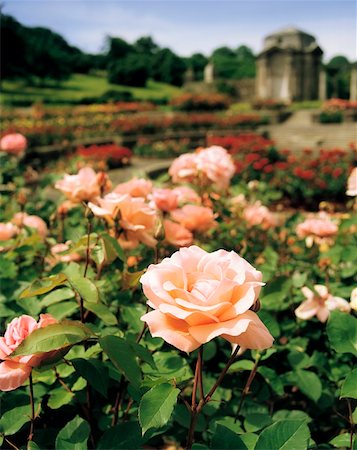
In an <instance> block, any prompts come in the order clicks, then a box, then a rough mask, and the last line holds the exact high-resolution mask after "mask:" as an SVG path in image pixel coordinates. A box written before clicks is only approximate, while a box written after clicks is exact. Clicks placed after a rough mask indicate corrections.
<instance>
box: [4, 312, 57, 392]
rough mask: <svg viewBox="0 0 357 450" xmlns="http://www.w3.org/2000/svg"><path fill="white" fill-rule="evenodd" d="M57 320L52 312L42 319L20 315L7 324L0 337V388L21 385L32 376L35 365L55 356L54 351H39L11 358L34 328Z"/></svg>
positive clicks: (8, 388) (10, 388) (6, 389)
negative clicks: (3, 333) (37, 319)
mask: <svg viewBox="0 0 357 450" xmlns="http://www.w3.org/2000/svg"><path fill="white" fill-rule="evenodd" d="M53 323H57V320H56V319H55V318H54V317H52V316H51V315H50V314H41V315H40V320H39V321H38V322H36V320H35V319H34V318H32V317H30V316H26V315H24V316H20V317H18V318H16V319H13V320H12V321H11V322H10V323H9V324H8V326H7V328H6V332H5V335H4V336H3V337H0V360H2V362H1V363H0V390H1V391H12V390H13V389H16V388H18V387H19V386H21V385H22V384H23V383H24V382H25V381H26V379H27V378H28V377H29V376H30V373H31V370H32V368H33V367H37V366H39V365H40V364H41V363H42V362H43V361H44V360H46V359H47V358H50V357H52V356H53V354H54V352H48V353H37V354H34V355H26V356H17V357H14V358H11V357H10V356H11V353H12V352H13V351H15V350H16V348H17V347H18V346H19V345H20V344H21V342H22V341H23V340H24V339H25V338H26V337H27V336H28V335H29V334H31V333H32V332H33V331H34V330H37V329H38V328H44V327H47V326H48V325H51V324H53Z"/></svg>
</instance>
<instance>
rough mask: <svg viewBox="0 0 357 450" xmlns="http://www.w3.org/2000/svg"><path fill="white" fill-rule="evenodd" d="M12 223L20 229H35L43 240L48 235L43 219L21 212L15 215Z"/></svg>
mask: <svg viewBox="0 0 357 450" xmlns="http://www.w3.org/2000/svg"><path fill="white" fill-rule="evenodd" d="M12 222H13V223H14V224H15V225H17V226H18V227H20V228H21V227H23V226H26V227H29V228H34V229H35V230H37V232H38V234H39V235H40V236H41V237H43V238H45V237H46V236H47V234H48V228H47V225H46V222H45V221H44V220H43V219H41V217H38V216H33V215H28V214H26V213H21V212H20V213H16V214H15V215H14V217H13V219H12Z"/></svg>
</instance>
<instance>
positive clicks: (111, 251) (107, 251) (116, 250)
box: [101, 234, 126, 263]
mask: <svg viewBox="0 0 357 450" xmlns="http://www.w3.org/2000/svg"><path fill="white" fill-rule="evenodd" d="M101 241H102V244H103V250H104V257H105V261H106V262H107V263H111V262H113V261H114V260H115V258H116V257H118V258H119V259H121V261H125V260H126V258H125V254H124V251H123V249H122V248H121V247H120V245H119V243H118V241H117V240H116V239H114V238H113V237H112V236H109V234H102V236H101Z"/></svg>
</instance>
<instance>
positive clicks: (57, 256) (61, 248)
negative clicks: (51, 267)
mask: <svg viewBox="0 0 357 450" xmlns="http://www.w3.org/2000/svg"><path fill="white" fill-rule="evenodd" d="M69 249H70V242H69V243H68V242H67V243H65V244H64V243H63V244H56V245H53V246H52V247H51V255H52V256H53V259H54V260H55V261H56V262H57V261H58V262H71V261H80V260H81V255H80V254H79V253H75V252H74V253H68V250H69ZM63 253H65V254H63Z"/></svg>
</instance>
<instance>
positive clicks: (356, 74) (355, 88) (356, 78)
mask: <svg viewBox="0 0 357 450" xmlns="http://www.w3.org/2000/svg"><path fill="white" fill-rule="evenodd" d="M350 100H351V101H353V102H355V101H356V100H357V67H352V68H351V79H350Z"/></svg>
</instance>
